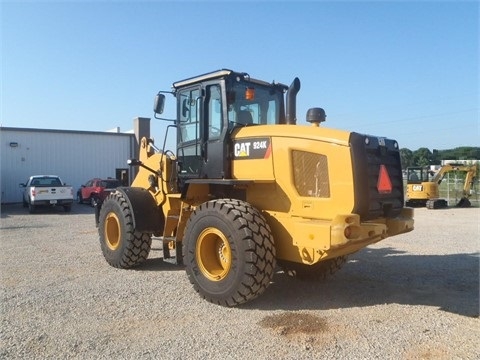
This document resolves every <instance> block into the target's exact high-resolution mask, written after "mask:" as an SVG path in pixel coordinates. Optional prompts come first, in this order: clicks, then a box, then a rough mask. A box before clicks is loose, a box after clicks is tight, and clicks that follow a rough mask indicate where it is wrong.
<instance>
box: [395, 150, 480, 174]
mask: <svg viewBox="0 0 480 360" xmlns="http://www.w3.org/2000/svg"><path fill="white" fill-rule="evenodd" d="M400 158H401V161H402V168H403V169H405V168H407V167H409V166H429V165H441V161H442V160H480V147H472V146H462V147H457V148H454V149H448V150H437V149H433V151H430V150H429V149H428V148H419V149H418V150H415V151H412V150H410V149H407V148H402V149H400Z"/></svg>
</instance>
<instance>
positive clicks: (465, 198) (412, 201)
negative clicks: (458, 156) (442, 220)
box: [405, 163, 478, 209]
mask: <svg viewBox="0 0 480 360" xmlns="http://www.w3.org/2000/svg"><path fill="white" fill-rule="evenodd" d="M449 172H462V173H465V182H464V185H463V190H462V196H461V198H460V201H459V202H458V203H457V204H456V206H457V207H470V206H471V203H470V200H469V198H470V195H471V194H470V190H471V189H472V187H473V184H474V181H475V177H476V176H477V172H478V169H477V165H465V164H461V163H459V164H455V163H451V164H446V165H443V166H442V167H441V168H440V169H439V170H438V171H437V172H433V171H431V170H429V169H428V167H419V166H416V167H413V166H412V167H408V168H407V194H406V199H407V200H406V202H405V205H406V206H412V207H425V206H426V207H427V208H428V209H443V208H446V207H448V202H447V200H445V199H442V198H440V190H439V186H440V184H441V182H442V181H443V179H444V177H445V175H446V174H447V173H449Z"/></svg>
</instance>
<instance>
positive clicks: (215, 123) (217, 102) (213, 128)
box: [207, 85, 223, 140]
mask: <svg viewBox="0 0 480 360" xmlns="http://www.w3.org/2000/svg"><path fill="white" fill-rule="evenodd" d="M207 96H208V103H207V107H208V139H209V140H216V139H219V138H220V134H221V133H222V129H223V120H222V95H221V92H220V86H219V85H211V86H208V87H207Z"/></svg>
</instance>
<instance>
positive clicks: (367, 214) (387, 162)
mask: <svg viewBox="0 0 480 360" xmlns="http://www.w3.org/2000/svg"><path fill="white" fill-rule="evenodd" d="M350 145H351V149H352V150H351V151H352V161H353V173H354V187H355V205H354V210H353V212H354V213H356V214H359V215H360V217H361V218H362V220H371V219H375V218H378V217H396V216H398V215H399V214H400V212H401V210H402V208H403V202H404V196H403V179H402V166H401V162H400V153H399V150H398V145H396V142H395V141H394V140H390V139H384V138H376V137H373V136H366V135H361V134H357V133H352V134H351V137H350ZM381 165H384V166H385V168H386V170H387V173H388V175H389V178H390V182H391V185H392V190H391V191H390V192H385V193H383V192H380V191H379V190H378V188H377V186H378V181H379V174H380V167H381Z"/></svg>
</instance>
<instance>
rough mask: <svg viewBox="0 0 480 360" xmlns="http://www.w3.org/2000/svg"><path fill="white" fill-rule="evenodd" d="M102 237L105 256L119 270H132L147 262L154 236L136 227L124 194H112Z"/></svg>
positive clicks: (104, 214)
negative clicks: (139, 230) (137, 229)
mask: <svg viewBox="0 0 480 360" xmlns="http://www.w3.org/2000/svg"><path fill="white" fill-rule="evenodd" d="M98 233H99V236H100V246H101V249H102V253H103V256H104V257H105V260H107V262H108V263H109V264H110V265H111V266H113V267H116V268H121V269H128V268H131V267H134V266H137V265H140V264H141V263H143V262H145V260H146V259H147V257H148V254H149V253H150V248H151V246H152V235H151V234H149V233H141V232H138V231H136V230H135V228H134V227H133V215H132V209H130V207H129V205H128V202H127V200H126V199H125V197H124V195H123V194H121V193H112V194H110V195H109V196H108V198H107V199H105V202H104V203H103V206H102V208H101V210H100V216H99V225H98Z"/></svg>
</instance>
